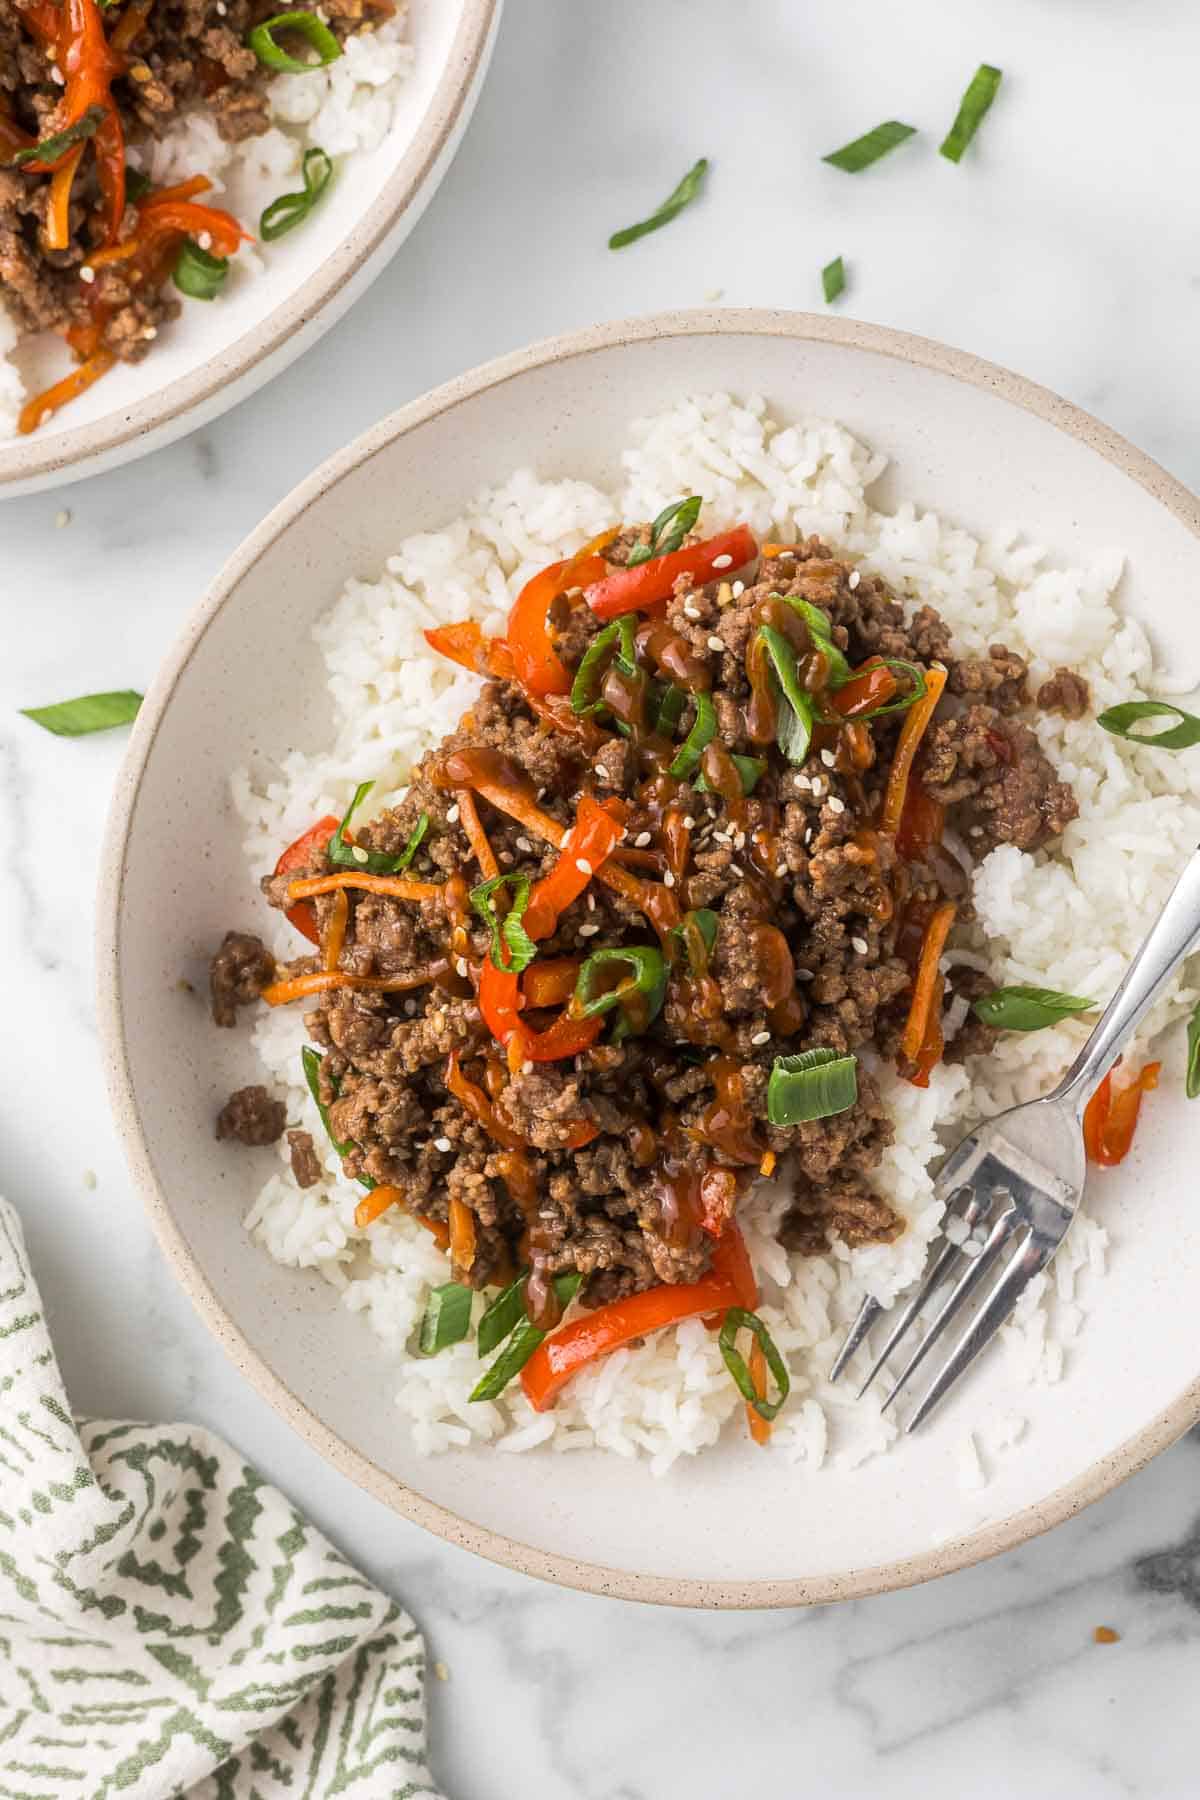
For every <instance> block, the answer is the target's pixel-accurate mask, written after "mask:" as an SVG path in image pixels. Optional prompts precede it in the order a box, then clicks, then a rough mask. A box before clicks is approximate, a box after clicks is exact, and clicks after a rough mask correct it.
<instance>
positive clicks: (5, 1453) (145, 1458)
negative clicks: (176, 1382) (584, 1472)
mask: <svg viewBox="0 0 1200 1800" xmlns="http://www.w3.org/2000/svg"><path fill="white" fill-rule="evenodd" d="M424 1663H425V1652H424V1645H423V1643H422V1640H421V1637H420V1635H419V1633H418V1631H417V1628H416V1626H415V1625H414V1624H413V1622H412V1620H411V1619H410V1618H409V1617H408V1615H407V1614H406V1613H404V1612H403V1611H401V1609H400V1608H399V1607H398V1606H396V1605H394V1604H393V1602H392V1601H390V1600H389V1599H388V1598H387V1596H386V1595H384V1594H381V1593H379V1591H378V1590H377V1589H375V1588H373V1587H372V1586H371V1584H370V1583H369V1582H368V1581H366V1580H365V1579H364V1577H363V1576H361V1575H359V1574H358V1573H357V1571H356V1570H355V1569H353V1568H352V1567H351V1565H350V1564H349V1563H348V1562H347V1561H346V1560H345V1558H344V1557H343V1556H341V1555H340V1554H339V1553H338V1552H337V1551H336V1550H335V1549H333V1547H332V1546H331V1545H330V1544H328V1543H327V1542H326V1541H325V1539H324V1538H323V1537H322V1536H321V1535H320V1534H319V1532H316V1531H314V1530H313V1528H312V1527H311V1526H310V1525H309V1524H307V1523H306V1521H305V1520H304V1519H303V1518H302V1517H301V1516H300V1514H299V1513H298V1512H296V1510H295V1508H294V1507H292V1506H291V1505H290V1504H289V1502H288V1501H287V1500H286V1499H285V1498H284V1496H283V1495H282V1494H281V1493H280V1492H279V1491H278V1489H276V1488H273V1487H271V1486H270V1485H269V1484H268V1483H267V1482H265V1481H263V1479H262V1478H261V1476H259V1475H257V1474H256V1473H255V1472H254V1470H253V1469H250V1468H248V1467H247V1466H246V1464H245V1463H243V1461H242V1459H241V1457H240V1456H239V1455H238V1454H237V1453H236V1451H234V1450H231V1449H230V1448H229V1446H228V1445H227V1444H224V1443H222V1441H221V1440H220V1439H219V1438H216V1437H214V1436H213V1435H212V1434H211V1432H207V1431H202V1430H200V1429H198V1428H197V1427H196V1426H192V1425H143V1424H130V1423H115V1422H112V1421H109V1420H98V1419H93V1420H76V1419H73V1418H72V1416H71V1412H70V1408H69V1406H68V1403H67V1397H66V1394H65V1392H64V1390H63V1385H62V1380H61V1377H60V1375H59V1372H58V1366H57V1364H56V1362H55V1358H54V1351H53V1349H52V1347H51V1344H50V1338H49V1334H48V1331H47V1328H46V1323H45V1320H44V1318H43V1314H42V1306H41V1301H40V1299H39V1296H38V1291H37V1287H36V1284H35V1282H34V1279H33V1276H32V1274H31V1272H30V1269H29V1263H28V1260H27V1257H26V1252H25V1244H24V1239H23V1237H22V1234H21V1227H20V1222H19V1220H18V1218H17V1215H16V1213H15V1212H14V1211H13V1209H12V1207H11V1206H10V1205H8V1203H7V1202H6V1201H4V1200H0V1795H13V1796H20V1800H67V1797H68V1796H69V1797H71V1800H108V1797H109V1796H114V1797H116V1796H121V1797H122V1800H168V1797H172V1800H180V1797H183V1796H186V1800H285V1797H286V1800H326V1796H333V1795H346V1796H348V1797H350V1800H384V1797H385V1796H386V1797H387V1800H438V1796H437V1795H436V1793H435V1792H434V1789H433V1786H432V1782H431V1778H430V1774H429V1770H428V1767H427V1764H426V1760H425V1706H424Z"/></svg>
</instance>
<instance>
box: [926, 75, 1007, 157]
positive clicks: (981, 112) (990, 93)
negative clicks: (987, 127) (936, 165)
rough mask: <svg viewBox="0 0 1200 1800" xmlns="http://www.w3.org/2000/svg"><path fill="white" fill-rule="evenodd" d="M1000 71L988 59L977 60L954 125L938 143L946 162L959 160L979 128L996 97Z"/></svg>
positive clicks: (1000, 76) (1000, 77)
mask: <svg viewBox="0 0 1200 1800" xmlns="http://www.w3.org/2000/svg"><path fill="white" fill-rule="evenodd" d="M1001 79H1002V72H1001V70H999V69H994V68H993V67H992V65H991V63H980V65H979V67H978V68H977V69H976V71H975V73H974V75H972V77H971V81H970V85H969V86H968V88H967V91H966V93H965V94H964V95H963V97H962V100H961V102H960V103H959V108H958V112H957V114H956V116H955V120H954V123H953V125H952V126H951V127H950V129H949V131H948V132H947V133H946V136H945V138H944V139H943V140H942V143H941V146H940V148H941V153H942V155H943V156H944V157H946V159H947V160H948V161H949V162H952V163H956V162H961V161H962V156H963V151H964V150H965V149H966V147H967V145H968V144H969V143H970V142H971V139H972V138H973V137H974V136H975V133H976V132H977V131H978V130H979V127H980V126H981V125H982V124H983V121H984V118H985V117H986V114H987V110H988V108H989V107H990V106H991V104H992V101H993V100H994V99H995V98H996V91H997V89H998V88H999V86H1000V82H1001Z"/></svg>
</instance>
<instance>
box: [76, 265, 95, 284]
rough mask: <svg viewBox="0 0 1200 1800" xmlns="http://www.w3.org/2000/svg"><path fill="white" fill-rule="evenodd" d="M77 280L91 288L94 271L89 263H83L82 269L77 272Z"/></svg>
mask: <svg viewBox="0 0 1200 1800" xmlns="http://www.w3.org/2000/svg"><path fill="white" fill-rule="evenodd" d="M79 279H80V281H84V282H86V283H87V285H88V287H91V285H92V283H93V281H95V279H96V271H95V269H93V267H92V265H91V263H84V265H83V267H82V269H80V271H79Z"/></svg>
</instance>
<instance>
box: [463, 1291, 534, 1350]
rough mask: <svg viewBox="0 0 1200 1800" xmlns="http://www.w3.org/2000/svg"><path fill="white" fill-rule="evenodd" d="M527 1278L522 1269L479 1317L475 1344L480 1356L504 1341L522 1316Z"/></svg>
mask: <svg viewBox="0 0 1200 1800" xmlns="http://www.w3.org/2000/svg"><path fill="white" fill-rule="evenodd" d="M528 1279H529V1271H528V1269H522V1270H521V1273H520V1274H519V1275H518V1276H517V1279H516V1280H515V1281H510V1282H509V1284H508V1286H507V1287H506V1288H505V1289H504V1291H503V1293H501V1294H497V1296H496V1298H495V1299H494V1300H493V1301H492V1303H491V1305H490V1306H489V1307H488V1309H487V1311H486V1312H485V1313H484V1315H483V1317H482V1318H481V1319H480V1321H479V1330H478V1332H477V1333H476V1344H477V1347H478V1350H479V1354H480V1356H481V1357H482V1356H490V1355H491V1354H492V1351H493V1350H494V1349H495V1348H496V1346H497V1344H502V1343H503V1342H504V1340H505V1338H506V1337H507V1336H508V1334H509V1332H510V1331H511V1330H512V1328H513V1326H514V1325H516V1324H517V1322H518V1321H519V1320H520V1319H521V1318H522V1317H523V1316H524V1312H525V1283H526V1281H528Z"/></svg>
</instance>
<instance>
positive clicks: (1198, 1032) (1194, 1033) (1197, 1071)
mask: <svg viewBox="0 0 1200 1800" xmlns="http://www.w3.org/2000/svg"><path fill="white" fill-rule="evenodd" d="M1186 1092H1187V1097H1188V1099H1189V1100H1194V1099H1195V1098H1196V1096H1197V1094H1200V1006H1197V1008H1196V1010H1195V1012H1194V1013H1193V1014H1192V1016H1191V1018H1190V1019H1189V1020H1188V1028H1187V1087H1186Z"/></svg>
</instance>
